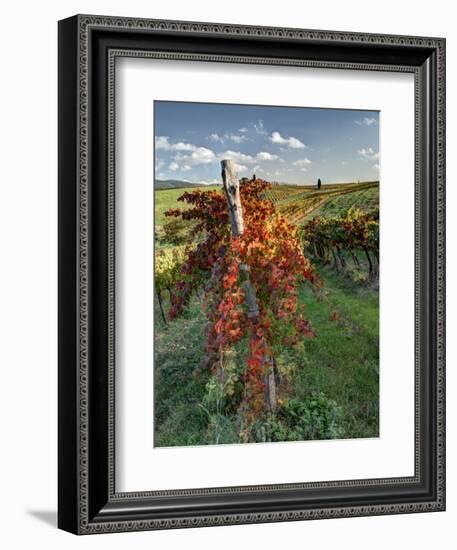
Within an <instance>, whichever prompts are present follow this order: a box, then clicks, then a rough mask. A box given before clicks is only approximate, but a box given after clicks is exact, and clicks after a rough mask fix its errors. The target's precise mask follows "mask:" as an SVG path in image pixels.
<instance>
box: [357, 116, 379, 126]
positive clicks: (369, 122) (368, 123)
mask: <svg viewBox="0 0 457 550" xmlns="http://www.w3.org/2000/svg"><path fill="white" fill-rule="evenodd" d="M354 122H355V123H356V124H358V125H359V126H362V125H365V126H371V125H372V124H376V122H377V120H376V119H375V118H370V117H367V116H364V117H363V118H362V120H354Z"/></svg>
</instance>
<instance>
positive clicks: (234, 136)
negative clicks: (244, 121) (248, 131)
mask: <svg viewBox="0 0 457 550" xmlns="http://www.w3.org/2000/svg"><path fill="white" fill-rule="evenodd" d="M228 138H229V139H231V140H232V141H233V142H235V143H241V142H242V141H247V139H248V138H247V137H246V136H239V135H237V134H229V135H228Z"/></svg>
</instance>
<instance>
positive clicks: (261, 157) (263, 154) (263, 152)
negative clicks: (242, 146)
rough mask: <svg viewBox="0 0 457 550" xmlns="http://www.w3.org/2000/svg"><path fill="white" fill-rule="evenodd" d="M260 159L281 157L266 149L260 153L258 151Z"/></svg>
mask: <svg viewBox="0 0 457 550" xmlns="http://www.w3.org/2000/svg"><path fill="white" fill-rule="evenodd" d="M256 158H257V159H258V160H277V159H278V158H279V157H278V155H272V154H271V153H267V152H266V151H260V153H257V157H256Z"/></svg>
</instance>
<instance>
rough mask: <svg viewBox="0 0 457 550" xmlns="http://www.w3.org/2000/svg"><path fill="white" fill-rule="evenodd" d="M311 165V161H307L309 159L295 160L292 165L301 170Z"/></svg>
mask: <svg viewBox="0 0 457 550" xmlns="http://www.w3.org/2000/svg"><path fill="white" fill-rule="evenodd" d="M311 163H312V161H311V160H309V158H304V159H299V160H296V161H295V162H293V163H292V164H293V165H294V166H300V167H301V168H306V166H308V164H311Z"/></svg>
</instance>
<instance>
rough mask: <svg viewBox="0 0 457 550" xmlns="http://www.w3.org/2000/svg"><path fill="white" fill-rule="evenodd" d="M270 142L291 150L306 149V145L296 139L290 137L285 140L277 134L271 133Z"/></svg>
mask: <svg viewBox="0 0 457 550" xmlns="http://www.w3.org/2000/svg"><path fill="white" fill-rule="evenodd" d="M270 141H271V142H272V143H277V144H279V145H287V146H288V147H290V148H291V149H304V148H305V147H306V145H305V144H304V143H303V142H301V141H300V140H299V139H297V138H296V137H293V136H291V137H288V138H285V137H283V136H282V135H281V134H280V133H279V132H273V133H272V134H271V136H270Z"/></svg>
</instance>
